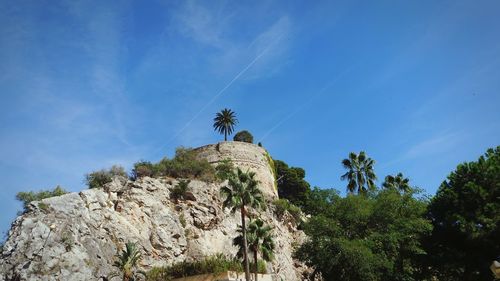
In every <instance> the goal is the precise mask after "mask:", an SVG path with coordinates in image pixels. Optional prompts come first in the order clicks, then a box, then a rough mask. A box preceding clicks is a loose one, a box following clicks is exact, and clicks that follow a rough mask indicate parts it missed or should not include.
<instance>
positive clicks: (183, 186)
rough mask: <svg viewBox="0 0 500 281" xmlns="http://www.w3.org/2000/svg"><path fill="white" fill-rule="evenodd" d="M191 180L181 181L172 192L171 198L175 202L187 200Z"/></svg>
mask: <svg viewBox="0 0 500 281" xmlns="http://www.w3.org/2000/svg"><path fill="white" fill-rule="evenodd" d="M190 182H191V181H190V180H179V182H178V183H177V185H176V186H174V187H173V188H172V189H171V190H170V198H172V199H173V200H176V201H177V200H179V199H185V197H186V193H187V192H188V191H189V183H190Z"/></svg>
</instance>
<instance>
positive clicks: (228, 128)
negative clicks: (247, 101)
mask: <svg viewBox="0 0 500 281" xmlns="http://www.w3.org/2000/svg"><path fill="white" fill-rule="evenodd" d="M236 123H238V119H236V113H234V111H232V110H231V109H227V108H224V109H223V110H221V111H220V112H217V114H215V118H214V130H215V131H218V132H219V133H220V134H224V141H227V135H230V134H232V133H233V131H234V125H236Z"/></svg>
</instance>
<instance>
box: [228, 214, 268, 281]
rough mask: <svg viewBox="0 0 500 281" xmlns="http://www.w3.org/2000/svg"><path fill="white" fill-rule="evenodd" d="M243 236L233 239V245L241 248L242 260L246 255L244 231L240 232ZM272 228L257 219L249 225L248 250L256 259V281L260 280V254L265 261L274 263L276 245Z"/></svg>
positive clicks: (239, 253)
mask: <svg viewBox="0 0 500 281" xmlns="http://www.w3.org/2000/svg"><path fill="white" fill-rule="evenodd" d="M238 231H239V232H240V233H241V234H240V235H238V236H237V237H235V238H234V239H233V245H235V246H238V247H239V251H238V254H237V255H238V257H240V258H242V257H243V253H244V248H243V235H242V232H243V231H242V229H241V228H240V229H239V230H238ZM271 231H272V228H271V227H270V226H269V225H265V224H264V221H262V220H261V219H257V220H254V221H251V222H250V223H249V224H248V230H247V242H248V248H249V250H250V251H251V252H252V253H253V258H254V266H255V268H254V273H255V281H257V279H258V273H259V270H258V265H259V263H258V261H259V260H258V254H260V255H261V256H262V258H263V259H264V260H265V261H272V260H273V259H274V249H275V243H274V240H273V237H272V234H271Z"/></svg>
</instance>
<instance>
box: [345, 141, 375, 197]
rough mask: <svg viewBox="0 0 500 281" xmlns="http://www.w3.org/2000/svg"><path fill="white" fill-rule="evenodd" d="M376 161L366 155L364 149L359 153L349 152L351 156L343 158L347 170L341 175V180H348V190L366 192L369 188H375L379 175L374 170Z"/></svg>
mask: <svg viewBox="0 0 500 281" xmlns="http://www.w3.org/2000/svg"><path fill="white" fill-rule="evenodd" d="M374 164H375V161H374V160H373V159H371V158H369V157H367V156H366V154H365V152H364V151H361V152H360V153H359V154H356V153H354V152H351V153H349V158H347V159H344V160H342V165H343V166H344V168H345V169H347V172H346V173H345V174H344V175H342V176H341V177H340V179H341V180H348V184H347V191H349V192H354V191H356V190H357V192H358V194H360V193H363V194H364V193H366V191H367V190H373V189H375V180H376V179H377V176H376V175H375V172H374V171H373V165H374Z"/></svg>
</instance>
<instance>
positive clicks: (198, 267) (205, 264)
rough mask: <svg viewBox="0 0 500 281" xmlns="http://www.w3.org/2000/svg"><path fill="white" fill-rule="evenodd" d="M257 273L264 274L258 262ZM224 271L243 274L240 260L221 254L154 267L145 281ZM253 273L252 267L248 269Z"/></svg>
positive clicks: (261, 262) (264, 268)
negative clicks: (199, 259)
mask: <svg viewBox="0 0 500 281" xmlns="http://www.w3.org/2000/svg"><path fill="white" fill-rule="evenodd" d="M258 267H259V273H265V272H266V264H265V262H263V261H259V262H258ZM226 271H237V272H243V271H244V269H243V264H242V262H241V261H240V260H236V259H231V258H228V257H226V256H225V255H223V254H217V255H214V256H209V257H206V258H205V259H203V260H201V261H193V262H186V261H184V262H179V263H174V264H172V265H170V266H164V267H154V268H152V269H151V270H150V271H149V272H148V273H147V278H146V280H150V281H167V280H171V279H173V278H181V277H188V276H193V275H199V274H219V273H223V272H226ZM250 271H251V272H253V266H252V267H251V268H250Z"/></svg>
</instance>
